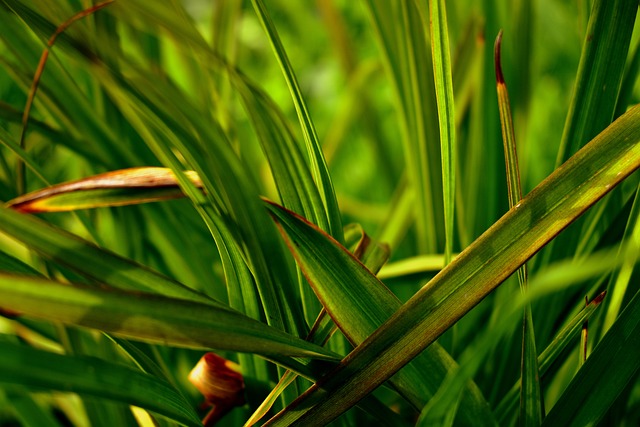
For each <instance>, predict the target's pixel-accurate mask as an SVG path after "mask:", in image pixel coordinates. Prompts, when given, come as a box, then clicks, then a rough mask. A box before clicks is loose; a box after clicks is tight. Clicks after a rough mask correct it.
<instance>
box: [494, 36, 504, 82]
mask: <svg viewBox="0 0 640 427" xmlns="http://www.w3.org/2000/svg"><path fill="white" fill-rule="evenodd" d="M501 48H502V30H500V32H499V33H498V37H496V42H495V44H494V45H493V60H494V65H495V68H496V83H497V84H499V85H500V84H504V75H503V74H502V64H501V58H500V50H501Z"/></svg>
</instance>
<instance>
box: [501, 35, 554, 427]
mask: <svg viewBox="0 0 640 427" xmlns="http://www.w3.org/2000/svg"><path fill="white" fill-rule="evenodd" d="M501 43H502V31H500V33H499V34H498V37H497V38H496V42H495V54H494V57H495V67H496V90H497V92H498V109H499V110H500V123H501V125H502V141H503V144H504V158H505V164H506V171H507V189H508V197H509V208H513V207H514V206H515V205H516V204H518V203H520V200H521V199H522V187H521V186H520V167H519V166H518V154H517V146H516V136H515V132H514V129H513V120H512V117H511V104H510V102H509V93H508V91H507V84H506V82H505V80H504V75H503V74H502V64H501V61H500V52H501ZM518 282H519V283H520V291H521V292H522V293H524V294H526V293H527V290H528V283H527V265H526V264H524V265H522V267H520V268H519V269H518ZM520 376H521V381H522V385H521V388H520V423H521V424H522V425H525V426H539V425H540V423H541V422H542V417H543V415H544V409H543V407H544V405H543V400H542V394H541V392H540V373H539V371H538V352H537V351H536V338H535V332H534V328H533V317H532V315H531V307H529V306H527V307H525V309H524V318H523V322H522V356H521V371H520Z"/></svg>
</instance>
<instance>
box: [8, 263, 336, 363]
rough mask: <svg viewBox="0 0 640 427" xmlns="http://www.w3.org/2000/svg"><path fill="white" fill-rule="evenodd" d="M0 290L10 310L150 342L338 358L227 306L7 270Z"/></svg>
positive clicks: (266, 353)
mask: <svg viewBox="0 0 640 427" xmlns="http://www.w3.org/2000/svg"><path fill="white" fill-rule="evenodd" d="M0 294H2V300H1V301H0V306H2V307H3V308H6V309H10V310H12V311H16V312H19V313H23V314H26V315H29V316H33V317H38V318H42V319H47V320H52V321H60V322H62V323H66V324H74V325H79V326H85V327H89V328H95V329H100V330H103V331H105V332H112V333H114V334H118V335H121V336H124V337H130V338H134V339H139V340H144V341H147V342H155V343H162V344H170V345H175V346H181V347H190V348H201V349H207V348H215V349H219V350H230V351H238V352H252V353H257V354H261V355H264V356H278V355H284V356H292V357H319V358H322V359H328V360H330V359H335V355H333V354H332V353H331V352H328V351H327V350H325V349H323V348H322V347H320V346H318V345H315V344H312V343H309V342H307V341H304V340H302V339H300V338H296V337H293V336H291V335H289V334H287V333H285V332H282V331H280V330H278V329H275V328H273V327H270V326H268V325H265V324H264V323H261V322H258V321H257V320H254V319H251V318H249V317H247V316H245V315H243V314H241V313H239V312H237V311H235V310H232V309H230V308H225V307H214V306H211V305H209V304H200V303H196V302H192V301H187V300H179V299H174V298H167V297H164V296H159V295H152V294H145V293H139V292H137V293H133V292H124V291H119V290H115V289H104V288H93V287H88V286H81V285H64V284H61V283H58V282H55V281H52V280H48V279H43V278H35V277H31V276H17V275H14V274H7V273H0ZM293 365H294V366H295V365H296V364H293Z"/></svg>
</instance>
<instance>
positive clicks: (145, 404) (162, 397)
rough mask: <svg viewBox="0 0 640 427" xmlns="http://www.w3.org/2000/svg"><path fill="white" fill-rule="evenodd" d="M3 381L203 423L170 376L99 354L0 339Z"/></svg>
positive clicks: (1, 376) (0, 370) (1, 378)
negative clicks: (90, 355)
mask: <svg viewBox="0 0 640 427" xmlns="http://www.w3.org/2000/svg"><path fill="white" fill-rule="evenodd" d="M53 366H55V369H51V367H53ZM0 383H5V384H14V385H21V386H25V387H34V388H36V389H43V388H44V389H50V390H59V391H67V392H76V393H80V394H86V395H91V396H95V397H99V398H107V399H113V400H116V401H120V402H123V403H126V404H128V405H135V406H139V407H141V408H144V409H148V410H150V411H154V412H157V413H158V414H161V415H164V416H166V417H168V418H169V419H173V420H175V421H178V422H180V423H183V424H185V425H188V426H193V427H197V426H199V425H201V422H200V420H199V419H198V416H197V415H196V413H195V412H194V411H193V409H192V408H191V406H190V405H189V403H188V402H187V400H186V399H185V398H184V397H183V396H182V395H181V394H180V393H179V392H178V391H176V389H175V388H174V387H173V386H171V385H170V384H169V383H168V382H166V381H164V380H162V379H159V378H157V377H154V376H151V375H148V374H145V373H143V372H141V371H137V370H134V369H132V368H130V367H127V366H124V365H118V364H115V363H112V362H107V361H104V360H101V359H97V358H88V357H79V356H68V355H61V354H55V353H50V352H46V351H42V350H37V349H34V348H31V347H27V346H25V345H18V344H13V343H9V342H0Z"/></svg>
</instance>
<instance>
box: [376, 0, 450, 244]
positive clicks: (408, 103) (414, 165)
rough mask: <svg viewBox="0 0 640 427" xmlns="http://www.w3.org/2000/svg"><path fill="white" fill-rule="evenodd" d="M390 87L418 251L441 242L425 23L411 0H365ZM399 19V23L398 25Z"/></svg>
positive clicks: (432, 95) (433, 106)
mask: <svg viewBox="0 0 640 427" xmlns="http://www.w3.org/2000/svg"><path fill="white" fill-rule="evenodd" d="M364 5H365V7H366V11H367V13H368V15H369V19H370V21H371V24H372V26H373V29H374V33H375V36H376V40H377V42H378V44H379V46H380V50H381V53H382V55H383V58H382V59H383V65H384V66H385V69H386V72H387V75H388V78H389V80H390V83H391V85H392V88H393V95H394V101H395V108H396V111H397V114H398V118H397V122H398V128H399V134H400V135H401V138H402V144H403V150H404V157H405V165H406V170H407V178H408V182H409V185H410V186H411V187H412V189H413V194H414V196H415V199H414V203H413V211H414V212H415V216H414V219H415V225H416V244H417V247H418V250H419V253H421V254H428V253H434V252H438V251H439V249H438V248H439V246H441V244H440V242H441V241H442V240H443V236H444V233H443V230H444V227H443V224H444V221H443V218H442V212H443V209H442V196H441V194H440V193H441V191H442V185H440V181H441V179H442V177H441V164H440V161H439V159H440V157H441V155H440V146H439V144H438V143H437V140H438V130H437V121H436V119H435V118H434V116H433V115H432V114H428V113H427V112H429V111H437V107H436V99H435V91H434V85H433V82H434V78H433V76H432V72H433V66H432V64H431V56H430V55H429V44H428V40H426V37H425V35H426V32H425V26H424V24H423V21H422V19H421V18H420V14H419V10H418V9H417V8H416V5H415V3H414V2H404V1H403V2H388V1H386V0H367V1H366V2H365V3H364ZM398 23H401V24H398Z"/></svg>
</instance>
